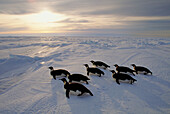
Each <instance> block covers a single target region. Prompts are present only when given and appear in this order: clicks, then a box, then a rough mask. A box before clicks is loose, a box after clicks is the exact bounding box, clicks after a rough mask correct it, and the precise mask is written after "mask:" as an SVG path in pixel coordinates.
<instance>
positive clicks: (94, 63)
mask: <svg viewBox="0 0 170 114" xmlns="http://www.w3.org/2000/svg"><path fill="white" fill-rule="evenodd" d="M90 62H91V63H92V64H93V65H94V66H96V67H104V69H106V68H108V67H110V66H109V65H107V64H106V63H104V62H102V61H93V60H91V61H90Z"/></svg>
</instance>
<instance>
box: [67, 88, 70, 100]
mask: <svg viewBox="0 0 170 114" xmlns="http://www.w3.org/2000/svg"><path fill="white" fill-rule="evenodd" d="M69 93H70V90H69V89H67V90H66V97H67V98H68V99H69V98H70V97H69Z"/></svg>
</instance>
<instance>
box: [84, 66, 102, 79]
mask: <svg viewBox="0 0 170 114" xmlns="http://www.w3.org/2000/svg"><path fill="white" fill-rule="evenodd" d="M84 66H85V67H86V69H87V75H88V76H89V73H93V74H99V77H100V76H101V75H102V74H103V75H104V72H103V71H101V70H100V69H98V68H93V67H89V65H88V64H84Z"/></svg>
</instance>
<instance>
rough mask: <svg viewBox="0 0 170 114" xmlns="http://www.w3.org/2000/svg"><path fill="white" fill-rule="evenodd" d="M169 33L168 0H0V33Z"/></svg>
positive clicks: (169, 8) (166, 34) (169, 12)
mask: <svg viewBox="0 0 170 114" xmlns="http://www.w3.org/2000/svg"><path fill="white" fill-rule="evenodd" d="M45 33H49V34H50V33H51V34H52V33H54V34H58V35H114V34H141V35H160V36H168V37H169V36H170V0H0V34H1V35H3V34H45Z"/></svg>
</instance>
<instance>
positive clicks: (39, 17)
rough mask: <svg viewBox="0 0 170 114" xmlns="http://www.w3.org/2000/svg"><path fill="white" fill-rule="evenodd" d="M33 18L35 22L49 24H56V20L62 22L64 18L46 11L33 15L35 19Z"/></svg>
mask: <svg viewBox="0 0 170 114" xmlns="http://www.w3.org/2000/svg"><path fill="white" fill-rule="evenodd" d="M31 18H33V19H34V21H35V22H39V23H49V22H54V21H56V20H60V19H61V18H62V16H61V15H59V14H54V13H52V12H50V11H47V10H45V11H42V12H40V13H37V14H35V15H33V17H31Z"/></svg>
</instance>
